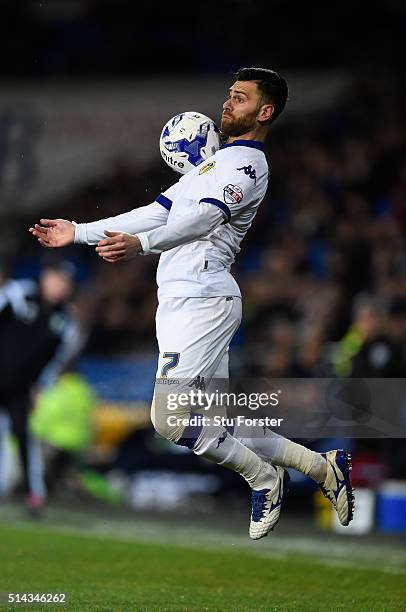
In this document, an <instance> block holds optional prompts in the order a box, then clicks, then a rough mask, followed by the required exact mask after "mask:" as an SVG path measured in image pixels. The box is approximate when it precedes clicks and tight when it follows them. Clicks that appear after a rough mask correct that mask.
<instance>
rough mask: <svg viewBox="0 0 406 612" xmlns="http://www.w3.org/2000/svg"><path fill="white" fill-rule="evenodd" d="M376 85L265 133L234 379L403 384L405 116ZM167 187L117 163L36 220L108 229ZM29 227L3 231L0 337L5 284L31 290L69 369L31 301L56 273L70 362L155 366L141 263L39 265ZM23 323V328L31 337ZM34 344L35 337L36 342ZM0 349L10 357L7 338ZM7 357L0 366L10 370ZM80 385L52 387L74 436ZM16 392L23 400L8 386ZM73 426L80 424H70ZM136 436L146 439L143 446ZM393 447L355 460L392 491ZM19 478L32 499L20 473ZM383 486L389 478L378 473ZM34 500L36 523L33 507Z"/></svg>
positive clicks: (54, 359) (169, 176)
mask: <svg viewBox="0 0 406 612" xmlns="http://www.w3.org/2000/svg"><path fill="white" fill-rule="evenodd" d="M381 85H382V83H381ZM381 85H375V86H374V84H373V83H372V82H371V81H368V82H365V83H362V82H361V81H360V82H358V84H357V85H356V86H355V87H354V89H353V91H352V92H351V95H350V96H349V97H348V99H347V100H346V102H345V103H343V102H341V103H340V104H339V105H338V104H337V107H336V108H332V109H330V110H329V111H328V112H327V111H326V112H324V113H323V114H317V115H314V114H313V115H311V114H310V115H307V116H306V117H304V118H303V119H302V120H301V121H300V122H299V120H295V121H294V122H292V121H291V120H288V121H284V122H283V121H281V123H280V125H278V124H276V126H275V128H274V129H273V131H272V133H271V138H270V142H269V143H268V144H267V151H266V152H267V155H268V157H269V164H270V187H269V190H268V193H267V196H266V198H265V200H264V202H263V203H262V205H261V207H260V210H259V212H258V215H257V218H256V219H255V221H254V224H253V227H252V228H251V230H250V232H248V235H247V237H246V238H245V240H244V242H243V244H242V251H241V253H240V254H239V255H238V257H237V261H236V263H235V265H234V266H233V270H232V271H233V274H234V275H235V276H236V278H237V280H238V282H239V284H240V287H241V289H242V293H243V311H244V312H243V323H242V326H241V328H240V330H239V331H238V332H237V335H236V337H235V339H234V340H233V345H234V346H233V350H232V352H231V356H232V360H231V369H232V373H234V374H237V375H241V376H253V375H260V376H267V377H335V376H339V377H340V376H341V377H347V376H353V377H363V378H368V377H371V378H372V377H373V378H375V377H381V378H387V377H399V378H403V377H404V372H405V361H406V353H405V346H406V343H405V341H406V243H405V229H406V146H405V126H404V121H403V119H402V116H401V113H400V112H398V107H397V105H396V104H395V103H394V100H395V99H397V100H398V101H399V102H398V103H399V106H401V103H400V102H401V96H400V95H398V94H399V92H396V83H395V84H394V83H393V82H392V83H391V85H390V86H389V85H388V87H386V88H383V87H382V86H381ZM176 180H177V176H176V175H175V174H174V173H173V172H172V171H171V170H169V168H166V166H165V165H164V163H163V162H162V161H161V160H157V163H156V164H155V165H153V166H151V167H148V168H142V167H134V166H132V165H130V164H129V163H128V162H127V161H126V160H117V161H116V163H115V164H114V166H113V167H112V168H111V170H110V172H109V173H108V174H106V175H105V176H103V177H100V178H99V179H98V180H97V182H93V183H91V184H88V185H82V186H81V187H78V188H77V189H76V190H74V191H72V192H71V193H69V194H68V195H67V196H66V197H65V199H64V200H63V201H61V202H60V203H58V205H55V206H52V207H48V208H47V206H46V205H44V207H43V208H41V217H49V218H54V217H62V218H66V219H74V220H75V221H77V222H86V221H91V220H95V219H100V218H107V217H109V216H113V215H115V214H119V213H121V212H124V211H128V210H131V209H132V208H136V207H137V206H142V205H145V204H148V203H150V202H151V201H153V200H154V199H155V197H156V195H158V194H159V193H160V192H162V191H164V190H165V189H166V188H168V187H169V186H170V185H171V184H172V183H173V182H175V181H176ZM31 215H32V213H30V216H29V217H28V216H27V213H22V212H21V213H19V214H16V215H15V217H14V216H12V215H10V217H9V219H8V228H9V230H10V236H11V235H12V236H13V243H12V244H13V248H14V250H13V249H12V250H11V251H10V253H9V257H8V258H7V257H5V258H3V260H0V310H2V312H3V324H4V329H7V325H9V324H8V323H7V320H6V318H5V316H6V314H7V310H6V305H7V304H9V310H8V312H9V315H10V313H11V314H13V312H14V314H15V315H18V312H17V311H18V308H20V302H19V301H18V300H19V298H18V295H19V294H18V292H17V293H16V291H15V288H14V285H13V282H14V281H13V280H11V281H10V280H8V279H23V278H31V279H35V278H38V277H39V290H40V293H39V298H38V305H39V306H38V308H39V310H38V309H37V311H38V312H39V313H42V314H41V317H42V318H41V319H38V321H42V323H41V325H44V326H45V327H46V329H47V330H48V332H47V333H50V336H49V338H50V342H51V344H50V346H49V348H47V349H46V350H47V351H49V355H48V353H47V355H48V357H49V360H50V361H51V363H52V364H53V365H52V368H53V374H54V375H55V374H58V373H61V372H62V371H63V370H64V368H65V369H66V367H68V369H69V368H70V367H71V365H72V364H71V363H70V362H69V360H68V359H66V360H65V361H64V360H62V361H61V359H60V356H61V346H63V342H62V344H61V343H60V340H59V336H58V333H59V332H58V333H57V334H56V335H55V331H56V328H55V329H54V319H55V314H58V316H59V312H58V313H55V304H52V305H51V306H49V305H48V306H47V305H46V304H45V302H47V300H45V298H44V295H45V294H43V295H42V294H41V291H43V288H41V287H42V285H41V283H42V281H43V279H44V277H43V276H42V275H41V274H42V273H41V272H40V270H46V269H49V267H50V266H51V268H52V266H53V270H54V271H55V266H56V268H57V269H59V272H61V266H62V272H63V274H66V265H68V266H71V268H68V269H69V282H70V283H71V288H70V291H69V295H67V296H66V297H64V299H63V308H64V309H65V308H66V309H67V312H69V316H71V317H72V318H73V320H74V321H75V322H76V324H77V327H78V329H79V330H80V341H79V342H78V346H79V345H80V347H79V348H78V349H77V350H76V353H75V358H76V357H77V356H78V355H79V354H80V355H82V356H85V357H86V356H87V357H89V356H90V357H92V356H99V357H103V358H113V359H114V358H116V357H127V356H128V357H137V356H144V355H146V354H151V355H152V354H155V353H156V340H155V310H156V284H155V269H156V265H157V259H158V258H157V257H151V256H150V257H137V258H136V259H133V260H131V261H129V262H126V263H121V264H117V265H112V264H107V263H105V262H102V261H101V260H100V258H99V257H98V256H97V255H96V253H95V251H94V248H93V247H87V246H81V247H77V246H75V247H71V248H67V249H64V250H63V252H60V251H58V252H49V251H44V250H43V249H42V248H41V247H40V246H39V245H38V244H37V243H36V242H35V241H34V240H33V239H32V237H31V236H30V235H29V234H28V231H27V230H28V227H29V226H31V225H32V224H33V222H35V221H36V219H33V218H32V216H31ZM4 244H5V243H4ZM4 244H3V246H4ZM7 260H8V261H7ZM61 261H62V263H61ZM52 262H53V263H52ZM58 262H59V263H58ZM66 262H69V263H68V264H66ZM41 278H42V281H41ZM64 282H65V281H64ZM10 283H11V284H10ZM21 287H24V286H23V285H21ZM41 295H42V297H41ZM1 296H3V298H4V299H3V298H2V297H1ZM2 299H3V302H4V303H3V302H1V300H2ZM36 299H37V298H36ZM28 300H29V301H30V300H31V301H32V298H30V297H29V298H28ZM57 308H58V309H60V308H61V304H58V305H57ZM30 312H32V311H31V310H30ZM9 315H7V316H9ZM17 319H18V316H17ZM34 319H35V317H32V316H31V318H30V321H31V320H32V321H34ZM17 325H20V323H19V322H18V321H17ZM45 327H44V328H45ZM36 329H37V327H32V330H33V331H32V333H34V332H35V330H36ZM38 329H39V328H38ZM58 329H59V328H58ZM49 330H50V331H49ZM30 333H31V332H30ZM35 333H37V332H35ZM26 334H27V329H23V331H22V336H21V337H22V340H21V345H22V344H25V345H27V346H28V345H29V346H31V347H32V349H33V351H34V348H35V347H36V350H37V349H38V351H39V346H40V345H39V344H38V343H37V342H32V343H31V342H28V340H27V336H26ZM40 337H42V333H41V336H40ZM47 337H48V336H47ZM61 338H62V336H61ZM3 341H5V343H6V345H7V341H6V339H5V336H4V335H3ZM14 344H15V346H16V349H17V350H16V359H23V361H24V359H25V362H27V363H28V364H33V363H35V365H36V366H38V367H39V365H40V363H41V362H40V359H39V356H33V357H30V355H29V354H28V352H21V350H19V345H18V343H14ZM7 350H8V349H6V350H4V351H3V354H4V356H5V363H6V364H7V363H9V353H8V352H7ZM62 354H63V351H62ZM65 356H66V355H65ZM48 357H47V360H48ZM25 362H24V363H25ZM11 369H12V368H11ZM10 371H11V370H10ZM13 371H15V372H17V371H21V368H17V369H16V368H15V369H14V370H13ZM48 371H49V368H48ZM54 379H55V378H54ZM6 380H7V381H12V377H4V381H6ZM31 382H32V381H31V379H30V380H29V381H28V383H27V385H26V388H25V387H24V389H23V391H24V397H23V399H22V402H23V404H24V411H23V412H21V411H20V412H19V413H18V414H23V416H24V418H23V420H22V421H17V420H15V422H14V429H15V430H16V432H17V433H18V431H22V432H23V433H24V432H25V428H26V423H27V419H28V413H29V409H30V406H31V404H32V396H31V395H32V394H31V387H30V386H31ZM78 384H79V381H76V380H75V379H74V378H68V379H63V380H62V382H61V385H62V387H61V388H60V389H59V388H57V389H56V393H59V394H60V397H64V398H66V397H68V395H67V389H69V390H70V391H69V392H71V393H72V394H78V395H77V396H75V397H81V398H82V400H83V401H82V403H80V402H79V403H78V404H77V405H78V406H82V408H83V410H82V408H81V410H82V411H81V412H78V414H77V415H74V416H75V418H76V419H78V420H77V423H82V420H83V419H88V418H89V410H90V408H89V406H91V402H90V400H88V398H87V395H86V394H88V393H90V392H88V391H87V390H86V389H85V390H84V391H83V390H81V389H80V388H79V387H78V386H77V385H78ZM16 385H17V388H20V387H21V384H20V382H18V381H17V383H16ZM3 391H4V398H3V400H2V403H3V405H4V407H5V408H7V410H8V411H9V412H10V414H11V416H12V417H13V414H14V413H16V414H17V412H16V411H15V410H14V408H13V406H12V405H11V403H10V402H9V397H14V396H15V392H14V391H13V392H12V393H11V392H9V389H8V388H7V389H5V390H3ZM47 397H48V396H46V395H45V399H44V400H43V404H44V410H45V412H43V414H45V415H46V418H45V417H44V419H43V421H41V422H39V421H38V423H36V424H34V425H35V426H36V427H37V429H38V428H39V429H38V431H40V430H41V436H42V438H43V439H47V436H48V437H49V435H48V432H44V431H42V429H43V425H44V423H45V424H47V423H49V422H50V414H51V413H49V412H47V410H48V408H50V410H51V411H52V409H53V408H52V406H53V405H54V404H53V396H52V397H51V396H50V402H49V406H48V403H47V401H48V400H47ZM58 397H59V396H58ZM69 397H70V396H69ZM72 397H73V396H72ZM89 397H90V396H89ZM51 400H52V401H51ZM92 401H93V400H92ZM56 404H58V402H56ZM72 405H73V403H72V402H70V406H72ZM64 406H65V404H64ZM92 406H93V404H92ZM65 408H66V406H65V407H64V410H65ZM13 410H14V412H13ZM69 414H70V413H69ZM62 416H63V415H62ZM69 421H70V422H71V423H72V424H74V423H75V422H76V421H74V419H73V416H72V417H71V416H69ZM58 423H59V421H58ZM0 425H1V422H0ZM0 429H1V428H0ZM79 430H80V427H79V428H77V431H79ZM55 431H56V432H57V433H58V431H66V425H63V427H61V428H59V426H58V428H57V429H54V430H53V431H52V436H54V435H55ZM72 431H73V429H72ZM136 435H141V436H142V435H144V434H141V433H140V432H136ZM145 435H146V436H150V432H147V433H146V434H145ZM41 436H40V437H41ZM129 440H131V437H130V438H129ZM400 443H401V440H399V441H398V442H396V441H395V440H387V441H378V442H377V443H372V444H370V443H368V441H364V442H363V443H362V444H358V447H359V448H358V452H359V453H360V452H364V453H366V457H367V459H366V460H367V462H368V461H378V460H379V455H380V453H381V452H382V451H383V454H384V458H383V462H384V463H386V464H387V465H390V466H391V470H390V471H389V472H388V473H389V474H394V475H397V476H399V475H400V476H402V475H404V474H405V473H406V472H405V470H406V463H405V462H406V458H405V455H404V452H403V451H402V450H401V444H400ZM75 444H76V441H75ZM56 446H57V447H59V448H61V449H62V451H61V453H59V454H58V455H57V457H56V463H55V462H54V465H51V468H52V469H51V475H49V474H48V475H47V486H48V489H51V488H52V482H55V481H57V480H58V479H59V477H60V473H61V470H64V469H65V468H66V466H69V465H70V463H71V461H72V449H74V450H75V449H76V447H75V445H73V446H72V440H69V441H68V443H66V440H64V441H63V444H59V446H58V445H56ZM147 447H148V445H147V446H146V447H145V448H147ZM22 448H23V445H22ZM131 449H132V450H131V452H129V453H127V446H126V445H125V444H124V446H122V448H121V450H120V452H119V453H118V457H119V458H120V457H121V459H120V460H117V461H118V463H113V464H112V468H114V467H117V466H120V469H122V470H124V471H126V470H127V471H130V472H132V471H133V470H134V461H135V455H134V449H135V447H134V446H131ZM370 451H372V455H371V454H368V453H369V452H370ZM148 452H149V451H148ZM148 452H147V451H145V453H146V454H145V456H144V460H143V461H144V463H143V464H142V465H144V464H145V465H149V464H150V462H151V461H152V459H151V457H150V455H149V454H148ZM159 452H161V450H160V451H159ZM165 452H167V450H166V449H165ZM137 457H138V455H137ZM165 457H167V455H165ZM120 461H121V463H120ZM137 461H138V459H137ZM137 461H136V462H137ZM23 463H24V457H23ZM128 465H129V466H130V467H128ZM380 465H381V464H380ZM123 466H124V467H123ZM126 466H127V467H126ZM382 466H383V463H382V465H381V467H382ZM394 466H395V467H394ZM127 468H128V469H127ZM113 471H114V470H113ZM26 472H27V478H26V480H27V483H26V489H27V490H29V482H28V480H29V479H28V472H29V471H28V470H26ZM381 472H382V474H384V468H383V467H382V470H381ZM52 474H56V476H55V475H54V476H52ZM382 474H381V475H382ZM0 476H1V475H0ZM0 480H1V478H0ZM234 484H235V483H234V482H233V483H232V486H234ZM0 485H1V482H0ZM92 486H93V485H92ZM41 487H42V485H41V486H40V487H39V489H40V491H41ZM0 488H1V486H0ZM40 498H41V495H40ZM29 499H30V500H31V502H32V501H33V502H34V507H35V504H36V503H37V499H38V495H37V496H36V497H35V496H34V498H33V497H32V495H31V497H30V498H29Z"/></svg>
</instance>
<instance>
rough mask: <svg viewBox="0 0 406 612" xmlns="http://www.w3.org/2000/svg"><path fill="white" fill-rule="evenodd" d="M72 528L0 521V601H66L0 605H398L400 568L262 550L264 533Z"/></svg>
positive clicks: (404, 592) (403, 592) (268, 544)
mask: <svg viewBox="0 0 406 612" xmlns="http://www.w3.org/2000/svg"><path fill="white" fill-rule="evenodd" d="M162 520H163V521H164V517H163V518H162ZM135 523H136V521H135ZM80 529H81V530H82V531H80V530H79V531H77V532H74V530H72V532H68V531H66V529H65V530H64V528H63V527H60V528H58V526H55V525H53V526H46V525H45V524H44V525H43V524H34V525H33V524H29V523H27V522H21V523H16V524H13V523H10V522H9V521H7V522H0V593H2V597H3V600H4V594H5V593H8V592H20V593H22V592H27V593H37V592H40V593H52V592H66V593H67V594H68V604H67V605H66V607H64V606H62V605H58V606H54V605H51V604H49V605H46V606H44V605H43V606H41V605H30V606H27V605H21V604H20V605H18V606H14V607H13V606H7V605H0V612H1V610H2V609H6V610H23V609H24V610H32V611H34V610H48V611H51V610H60V611H62V610H63V609H67V610H78V611H80V612H82V611H83V612H85V611H88V610H89V611H90V610H106V611H109V612H111V611H116V610H117V611H120V612H126V611H127V610H128V611H133V610H136V611H139V610H145V611H148V612H149V611H150V610H157V611H158V610H159V611H160V612H163V611H165V610H185V611H192V610H193V611H198V612H200V611H203V610H216V611H219V612H223V611H225V610H233V611H234V612H235V611H239V610H241V611H246V610H255V611H260V610H264V611H265V610H266V611H267V612H269V611H279V610H292V611H297V610H300V611H302V610H320V611H324V610H327V609H329V610H348V609H353V610H356V611H357V612H358V611H360V610H365V611H368V612H371V611H372V610H373V611H374V612H377V611H380V610H382V611H384V610H385V611H386V610H391V611H392V610H404V602H405V596H406V586H405V585H406V577H405V573H403V572H404V570H403V571H402V570H399V572H395V571H382V570H380V569H379V568H378V567H377V566H375V567H358V568H357V567H356V566H346V563H345V562H344V565H340V566H334V565H332V564H331V563H328V562H327V560H326V561H323V560H322V559H317V558H315V557H314V556H309V555H306V554H294V555H293V554H289V553H288V554H286V555H285V554H280V555H279V557H278V555H276V556H274V557H272V556H271V557H269V556H267V554H268V553H271V554H272V541H271V538H267V540H266V541H264V542H263V544H262V543H261V544H252V546H251V544H250V543H249V541H248V542H247V547H250V548H249V549H243V548H241V547H238V544H237V548H236V549H235V550H233V545H232V544H231V545H230V543H229V544H226V545H223V544H222V543H221V539H219V543H218V546H216V545H215V544H214V543H213V544H212V545H210V546H209V547H207V546H206V547H205V546H203V547H202V546H201V545H200V544H199V543H195V544H194V543H193V541H185V545H180V544H179V543H178V538H177V537H176V533H175V532H174V542H175V543H170V542H169V540H165V543H164V544H159V543H157V542H156V541H150V542H148V541H145V538H144V539H143V538H141V540H137V539H125V538H124V537H122V536H120V530H119V529H118V528H117V529H118V531H117V533H118V538H117V539H115V537H114V535H113V534H112V533H110V535H109V536H108V537H105V536H103V535H100V534H92V533H91V529H90V531H87V530H86V529H83V527H81V528H80ZM113 531H114V530H113ZM144 535H145V534H144ZM186 537H187V536H186ZM350 562H351V560H350V559H349V563H350Z"/></svg>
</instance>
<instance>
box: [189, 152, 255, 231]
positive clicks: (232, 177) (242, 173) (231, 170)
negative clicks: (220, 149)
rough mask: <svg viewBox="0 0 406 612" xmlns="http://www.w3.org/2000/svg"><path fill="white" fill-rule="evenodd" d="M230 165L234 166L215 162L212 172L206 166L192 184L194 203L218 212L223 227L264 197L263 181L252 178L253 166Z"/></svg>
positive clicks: (225, 162)
mask: <svg viewBox="0 0 406 612" xmlns="http://www.w3.org/2000/svg"><path fill="white" fill-rule="evenodd" d="M234 161H235V162H236V163H233V160H227V161H223V162H217V163H216V165H215V166H214V167H213V168H210V164H207V165H206V167H205V166H203V167H202V169H201V170H200V171H199V174H198V175H197V176H196V182H195V185H196V192H195V194H196V195H195V197H196V199H197V201H198V203H199V204H202V203H208V204H211V205H212V206H216V207H217V208H218V209H220V210H221V211H222V213H223V216H224V223H228V222H230V221H231V220H232V219H233V218H234V217H236V216H237V215H238V214H239V213H240V212H241V210H243V209H244V208H246V207H248V206H255V205H257V204H259V203H260V201H261V200H262V198H263V195H264V194H263V189H262V188H261V187H262V184H263V181H260V180H259V177H257V176H256V174H257V171H256V169H255V165H254V164H252V163H251V164H249V163H247V164H246V165H245V166H243V165H242V164H241V163H238V160H234ZM211 163H212V162H211ZM206 168H207V170H206ZM199 179H201V180H199Z"/></svg>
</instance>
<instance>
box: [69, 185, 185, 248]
mask: <svg viewBox="0 0 406 612" xmlns="http://www.w3.org/2000/svg"><path fill="white" fill-rule="evenodd" d="M176 189H177V183H175V184H174V185H172V186H171V187H169V189H167V190H166V191H164V192H163V193H160V194H159V195H158V196H157V197H156V198H155V201H154V202H152V203H151V204H149V205H148V206H140V207H139V208H134V209H133V210H130V211H129V212H126V213H122V214H121V215H116V216H115V217H108V218H106V219H101V220H99V221H93V222H92V223H75V244H97V243H98V242H99V240H102V239H103V238H105V234H104V230H111V231H116V232H127V233H129V234H136V233H138V232H146V231H148V230H152V229H155V228H157V227H161V226H162V225H165V224H166V222H167V219H168V214H169V211H170V209H171V207H172V201H173V198H174V197H175V195H176Z"/></svg>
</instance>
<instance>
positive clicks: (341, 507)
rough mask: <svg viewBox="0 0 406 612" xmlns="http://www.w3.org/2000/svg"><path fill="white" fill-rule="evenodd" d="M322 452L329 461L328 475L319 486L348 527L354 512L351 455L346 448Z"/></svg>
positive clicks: (339, 517) (342, 522)
mask: <svg viewBox="0 0 406 612" xmlns="http://www.w3.org/2000/svg"><path fill="white" fill-rule="evenodd" d="M321 454H322V456H323V457H324V458H325V460H326V462H327V476H326V480H325V481H324V482H322V483H321V484H320V485H319V487H320V489H321V490H322V492H323V495H324V497H327V499H329V500H330V501H331V503H332V504H333V506H334V508H335V509H336V511H337V514H338V519H339V521H340V523H341V525H344V527H346V526H347V525H348V524H349V523H350V521H352V517H353V514H354V493H353V491H354V489H353V488H352V487H351V480H350V473H351V470H352V463H351V455H350V454H349V453H347V452H346V451H344V450H332V451H329V452H328V453H321Z"/></svg>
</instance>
